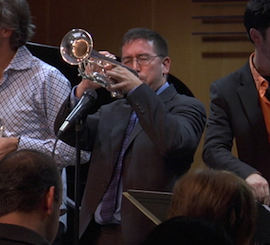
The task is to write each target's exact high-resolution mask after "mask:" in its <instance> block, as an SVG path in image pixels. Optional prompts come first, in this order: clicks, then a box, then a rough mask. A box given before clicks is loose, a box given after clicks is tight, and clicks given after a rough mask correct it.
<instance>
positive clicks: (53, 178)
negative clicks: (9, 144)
mask: <svg viewBox="0 0 270 245" xmlns="http://www.w3.org/2000/svg"><path fill="white" fill-rule="evenodd" d="M0 200H1V201H0V244H1V245H13V244H14V245H16V244H29V245H30V244H33V245H37V244H39V245H48V244H50V243H52V242H53V240H54V238H55V236H56V233H57V230H58V225H59V221H58V220H59V215H60V205H61V201H62V185H61V176H60V174H59V171H58V169H57V166H56V162H55V161H54V159H53V158H52V157H50V156H48V155H47V154H45V153H41V152H39V151H35V150H20V151H16V152H14V153H11V154H9V155H8V156H7V157H5V158H4V159H3V160H2V161H0Z"/></svg>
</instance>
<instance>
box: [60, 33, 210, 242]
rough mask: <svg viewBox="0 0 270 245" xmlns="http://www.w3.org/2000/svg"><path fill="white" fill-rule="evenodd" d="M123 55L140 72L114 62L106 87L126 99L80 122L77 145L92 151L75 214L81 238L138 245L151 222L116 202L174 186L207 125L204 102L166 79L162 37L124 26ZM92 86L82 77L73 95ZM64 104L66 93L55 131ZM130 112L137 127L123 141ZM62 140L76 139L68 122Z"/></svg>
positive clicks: (166, 59) (65, 109)
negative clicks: (109, 210)
mask: <svg viewBox="0 0 270 245" xmlns="http://www.w3.org/2000/svg"><path fill="white" fill-rule="evenodd" d="M121 58H122V63H123V64H124V65H125V66H127V67H129V68H132V69H134V70H135V71H136V72H137V73H138V76H136V75H134V73H132V72H130V71H129V70H128V69H126V68H125V67H122V66H119V65H117V66H116V67H114V68H113V69H111V70H108V71H107V75H108V76H109V77H111V78H113V79H114V80H115V81H117V83H115V84H113V85H111V86H109V87H107V89H108V90H109V91H121V92H122V93H124V94H125V98H123V99H118V100H116V101H114V102H112V103H110V104H108V105H105V106H102V107H101V108H100V110H99V111H98V112H97V113H95V114H93V115H88V116H87V118H86V122H85V124H84V127H83V132H82V135H83V136H82V147H83V149H87V150H90V151H92V156H91V160H90V166H89V172H88V179H87V183H86V187H85V191H84V196H83V200H82V208H81V213H80V216H81V219H80V230H81V233H84V235H83V236H82V239H81V243H82V244H103V245H105V244H118V245H121V244H129V245H130V244H140V243H141V242H142V241H143V240H144V238H145V237H146V236H147V234H148V231H149V227H148V226H147V225H146V224H145V223H143V218H144V217H143V215H142V214H138V215H137V214H135V213H134V212H132V211H131V210H129V208H128V206H127V205H125V203H124V202H123V203H122V192H123V191H127V190H128V189H140V190H152V191H172V188H173V186H174V183H175V181H176V179H177V178H178V177H179V176H180V175H181V174H183V173H185V172H186V171H188V169H189V168H190V165H191V163H192V162H193V156H194V153H195V151H196V148H197V145H198V143H199V141H200V138H201V135H202V132H203V129H204V125H205V109H204V106H203V105H202V103H201V102H199V101H198V100H197V99H195V98H193V97H188V96H186V95H181V94H178V93H177V91H176V90H175V88H174V86H173V85H171V86H170V85H169V84H168V83H167V74H168V73H169V69H170V64H171V60H170V58H169V57H168V50H167V43H166V41H165V40H164V39H163V37H161V36H160V35H159V34H158V33H156V32H154V31H151V30H149V29H145V28H134V29H131V30H129V31H128V32H127V33H126V34H125V36H124V38H123V42H122V57H121ZM97 87H98V86H97V85H95V84H94V83H93V82H91V81H89V80H82V82H81V83H80V84H79V85H78V87H76V90H75V94H74V95H75V97H77V98H80V97H81V96H82V94H83V93H84V91H85V90H87V89H89V88H90V89H93V88H97ZM73 91H74V90H73ZM72 97H73V95H71V98H72ZM70 102H71V103H72V101H70V99H69V98H68V100H67V101H66V103H65V104H64V105H63V107H62V110H61V111H60V112H59V114H58V118H57V120H56V124H55V126H56V131H57V130H58V128H59V127H60V125H61V124H62V122H63V120H64V119H65V117H66V116H67V115H68V113H69V112H70V110H71V108H70V107H69V104H70ZM132 111H134V112H135V115H136V116H135V126H134V128H133V130H132V131H131V134H130V136H129V139H128V140H126V137H125V132H126V131H127V130H126V129H127V127H128V124H129V121H130V118H131V115H134V114H133V113H132ZM61 139H62V140H64V141H65V142H67V143H69V144H72V145H74V128H71V129H70V130H67V131H66V132H65V133H63V134H62V136H61ZM123 141H124V142H125V141H127V142H126V143H127V144H126V146H125V149H126V150H125V152H124V155H123V154H120V152H121V149H123ZM120 158H122V161H119V159H120ZM119 162H122V167H121V166H120V170H119V165H118V163H119ZM118 170H119V171H120V179H119V180H118V181H117V184H116V185H117V186H118V189H117V192H115V194H114V197H115V198H116V199H117V202H116V204H114V207H113V210H112V213H111V215H110V216H109V217H107V218H105V217H104V216H103V213H104V210H105V206H106V207H107V199H109V198H108V196H109V193H110V189H111V188H110V187H111V184H112V183H114V180H115V179H114V177H115V176H116V174H117V171H118ZM90 221H91V222H90ZM97 230H98V231H97ZM92 235H93V236H95V237H94V238H93V236H92ZM90 236H92V237H91V238H89V237H90ZM94 240H97V242H96V243H95V241H94Z"/></svg>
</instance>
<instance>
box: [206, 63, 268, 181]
mask: <svg viewBox="0 0 270 245" xmlns="http://www.w3.org/2000/svg"><path fill="white" fill-rule="evenodd" d="M234 138H235V141H236V145H237V151H238V158H237V157H235V156H233V155H232V154H231V148H232V145H233V139H234ZM203 159H204V161H205V163H206V164H207V165H209V166H211V167H214V168H220V169H226V170H229V171H232V172H234V173H236V174H238V175H239V176H241V177H242V178H244V179H245V178H246V177H248V176H249V175H250V174H252V173H254V172H257V171H259V172H260V173H262V175H263V176H264V177H265V178H266V179H267V180H268V182H270V144H269V141H268V134H267V130H266V126H265V122H264V118H263V114H262V109H261V106H260V101H259V95H258V92H257V89H256V86H255V83H254V80H253V77H252V74H251V70H250V67H249V63H246V64H245V66H244V67H242V68H241V69H239V70H237V71H236V72H234V73H232V74H230V75H228V76H227V77H224V78H222V79H220V80H217V81H216V82H214V83H212V85H211V105H210V115H209V120H208V123H207V129H206V136H205V144H204V151H203Z"/></svg>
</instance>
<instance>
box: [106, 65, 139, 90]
mask: <svg viewBox="0 0 270 245" xmlns="http://www.w3.org/2000/svg"><path fill="white" fill-rule="evenodd" d="M106 74H107V76H109V77H110V78H111V79H113V80H115V81H116V82H115V83H114V84H111V85H110V86H108V87H106V89H107V90H108V91H110V92H115V91H120V93H122V94H127V93H128V92H130V91H131V90H133V89H134V88H136V87H138V86H139V85H141V84H142V81H141V80H140V79H139V78H138V77H137V76H136V75H134V74H133V73H132V72H130V71H129V70H128V69H126V68H125V67H122V66H115V67H114V68H113V69H111V70H108V71H107V72H106Z"/></svg>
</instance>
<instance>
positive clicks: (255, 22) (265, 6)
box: [244, 0, 270, 42]
mask: <svg viewBox="0 0 270 245" xmlns="http://www.w3.org/2000/svg"><path fill="white" fill-rule="evenodd" d="M269 24H270V0H250V1H249V2H248V4H247V6H246V10H245V13H244V25H245V27H246V30H247V34H248V37H249V39H250V40H251V41H252V42H253V40H252V39H251V37H250V34H249V31H250V29H251V28H255V29H257V30H258V31H259V32H260V33H261V34H262V36H263V37H264V38H265V31H266V29H267V28H268V27H269Z"/></svg>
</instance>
